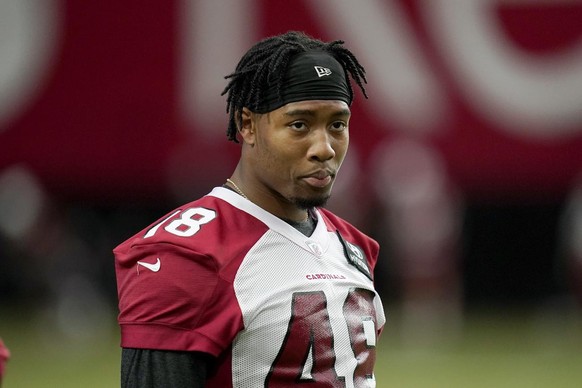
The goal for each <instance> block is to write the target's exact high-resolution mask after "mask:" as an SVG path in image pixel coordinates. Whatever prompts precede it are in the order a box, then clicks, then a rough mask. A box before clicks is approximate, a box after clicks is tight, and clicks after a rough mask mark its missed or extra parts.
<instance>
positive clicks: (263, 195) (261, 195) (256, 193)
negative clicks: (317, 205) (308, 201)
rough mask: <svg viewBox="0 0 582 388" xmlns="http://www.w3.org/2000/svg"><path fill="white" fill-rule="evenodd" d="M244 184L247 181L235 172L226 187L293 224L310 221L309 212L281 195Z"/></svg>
mask: <svg viewBox="0 0 582 388" xmlns="http://www.w3.org/2000/svg"><path fill="white" fill-rule="evenodd" d="M244 182H247V181H244V180H243V179H242V178H241V177H240V176H239V175H238V174H236V171H235V174H233V175H232V176H231V177H230V178H228V179H227V180H226V183H225V185H226V186H227V187H229V188H230V189H232V190H233V191H234V192H235V193H237V194H239V195H240V196H241V197H243V198H245V199H248V200H249V201H251V202H253V203H254V204H255V205H257V206H259V207H261V208H263V209H264V210H266V211H268V212H269V213H271V214H273V215H274V216H276V217H279V218H281V219H284V220H289V221H293V222H303V221H306V220H307V219H308V217H309V212H308V211H307V210H305V209H300V208H298V207H297V206H296V205H294V204H293V203H291V202H289V201H287V200H285V199H284V198H282V197H281V198H279V197H280V196H279V195H274V194H273V193H271V192H267V191H264V190H260V189H253V188H255V187H258V186H256V185H249V184H245V183H244Z"/></svg>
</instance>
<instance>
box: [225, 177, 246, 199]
mask: <svg viewBox="0 0 582 388" xmlns="http://www.w3.org/2000/svg"><path fill="white" fill-rule="evenodd" d="M226 183H228V184H230V185H231V186H232V188H233V189H234V191H236V192H237V193H238V194H240V196H241V197H243V198H244V199H248V198H247V196H246V195H245V193H243V192H242V190H241V189H239V188H238V186H237V185H236V183H234V182H233V181H232V180H230V179H228V178H227V179H226Z"/></svg>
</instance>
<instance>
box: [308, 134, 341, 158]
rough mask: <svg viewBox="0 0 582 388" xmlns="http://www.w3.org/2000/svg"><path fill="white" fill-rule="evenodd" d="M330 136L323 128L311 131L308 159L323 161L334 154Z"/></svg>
mask: <svg viewBox="0 0 582 388" xmlns="http://www.w3.org/2000/svg"><path fill="white" fill-rule="evenodd" d="M332 141H333V139H332V137H331V136H330V134H329V133H327V131H326V130H325V129H322V130H317V131H313V135H312V139H311V145H310V147H309V159H310V160H315V161H318V162H325V161H326V160H329V159H332V158H333V157H334V156H335V149H334V147H333V144H332Z"/></svg>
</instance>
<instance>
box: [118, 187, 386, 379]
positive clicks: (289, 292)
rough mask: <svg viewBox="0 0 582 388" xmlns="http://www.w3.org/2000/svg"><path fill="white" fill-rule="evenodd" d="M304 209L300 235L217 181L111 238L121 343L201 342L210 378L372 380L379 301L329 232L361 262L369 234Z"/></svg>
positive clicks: (370, 253)
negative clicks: (310, 227) (123, 237)
mask: <svg viewBox="0 0 582 388" xmlns="http://www.w3.org/2000/svg"><path fill="white" fill-rule="evenodd" d="M315 214H316V216H317V217H318V223H317V226H316V228H315V230H314V232H313V234H312V235H311V236H310V237H307V236H305V235H303V234H302V233H300V232H299V231H297V230H296V229H294V228H293V227H292V226H291V225H289V224H287V223H285V222H284V221H282V220H280V219H279V218H277V217H275V216H273V215H272V214H270V213H268V212H266V211H265V210H263V209H261V208H260V207H258V206H256V205H254V204H253V203H252V202H250V201H248V200H246V199H244V198H242V197H241V196H239V195H238V194H236V193H233V192H232V191H230V190H228V189H225V188H222V187H217V188H215V189H214V190H213V191H212V192H211V193H209V194H208V195H206V196H204V197H202V198H201V199H199V200H197V201H194V202H191V203H189V204H186V205H184V206H183V207H181V208H179V209H177V210H175V211H173V212H171V213H169V214H168V215H167V216H165V217H162V218H161V219H160V220H158V221H157V222H156V223H154V224H152V225H151V226H150V227H148V228H146V229H145V230H143V231H142V232H140V233H138V234H136V235H135V236H133V237H132V238H130V239H128V240H127V241H126V242H124V243H122V244H121V245H119V246H118V247H117V248H116V249H115V250H114V253H115V258H116V274H117V284H118V294H119V308H120V314H119V323H120V326H121V333H122V338H121V344H122V346H123V347H128V348H143V349H159V350H177V351H200V352H205V353H208V354H211V355H213V356H215V357H217V362H218V368H217V370H216V372H215V373H214V374H213V375H212V376H210V378H209V381H208V384H207V385H208V386H211V387H213V386H216V387H256V386H272V387H278V386H288V385H293V384H295V383H297V382H301V381H313V382H318V383H321V384H322V385H321V386H345V387H354V386H356V387H365V386H374V379H373V372H372V368H373V363H374V359H375V345H376V340H377V336H378V334H379V332H380V331H381V329H382V327H383V326H384V323H385V318H384V311H383V308H382V304H381V301H380V298H379V296H378V294H377V293H376V292H375V290H374V286H373V281H372V280H371V279H370V278H368V277H367V276H366V274H365V273H363V272H362V271H361V270H359V269H358V267H357V266H355V265H352V264H351V263H350V261H349V260H348V259H347V255H346V252H345V249H344V247H343V246H342V244H341V242H340V240H339V238H338V237H337V234H336V233H337V232H339V233H340V234H341V235H342V237H343V238H344V239H345V240H346V241H348V242H349V243H350V244H353V245H354V246H357V247H359V248H360V251H361V253H362V255H363V256H364V257H365V259H366V262H367V265H368V266H369V268H370V270H373V268H374V266H375V264H376V260H377V256H378V244H377V243H376V242H375V241H374V240H372V239H371V238H369V237H367V236H365V235H364V234H363V233H361V232H360V231H358V230H357V229H356V228H354V227H353V226H352V225H350V224H349V223H347V222H346V221H344V220H342V219H340V218H339V217H337V216H335V215H333V214H332V213H330V212H329V211H327V210H325V209H316V210H315ZM326 384H327V385H326ZM338 384H339V385H338Z"/></svg>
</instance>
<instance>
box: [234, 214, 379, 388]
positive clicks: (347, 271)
mask: <svg viewBox="0 0 582 388" xmlns="http://www.w3.org/2000/svg"><path fill="white" fill-rule="evenodd" d="M320 224H323V222H322V221H321V222H320ZM326 233H327V234H329V235H328V236H325V237H326V238H325V240H328V241H329V240H331V241H333V243H332V244H331V245H328V248H329V249H327V250H326V251H323V252H318V253H320V257H317V256H316V255H315V253H311V252H309V251H308V250H306V249H304V248H303V247H302V246H299V245H297V244H293V243H290V241H289V239H288V238H287V237H285V236H283V235H281V234H279V233H276V232H273V231H269V232H268V233H267V234H266V235H265V236H264V237H263V238H262V239H261V240H260V241H259V242H258V243H257V244H256V245H255V247H254V248H253V249H252V250H251V251H249V253H248V255H247V257H246V258H245V260H244V261H243V263H242V265H241V267H240V268H239V271H238V274H237V278H236V281H235V284H234V286H235V293H236V295H237V299H238V301H239V305H240V307H241V311H242V313H243V320H244V324H245V330H244V331H243V332H241V333H240V334H239V336H238V337H237V339H236V340H235V342H234V346H233V353H232V354H233V385H234V386H235V387H258V386H263V385H264V381H265V376H267V374H268V373H269V371H270V369H271V366H272V365H273V362H274V360H275V358H276V357H277V354H278V352H279V351H280V349H281V347H282V345H283V343H284V340H285V335H286V333H287V330H288V328H289V324H290V321H291V318H292V311H293V306H292V302H293V294H294V293H306V292H322V293H323V294H324V295H325V300H326V303H327V312H328V314H329V322H330V324H331V329H332V332H333V346H334V349H333V350H334V353H335V356H336V357H337V359H336V361H335V371H336V372H337V375H338V376H339V377H345V382H346V387H353V377H352V375H353V373H354V369H355V367H356V365H357V361H356V359H355V357H354V354H353V350H352V345H351V343H350V338H349V330H348V326H347V320H346V316H345V312H344V304H345V302H346V299H347V298H348V292H349V291H350V290H352V289H355V288H361V289H366V290H370V291H371V292H374V290H373V287H372V283H371V281H370V280H369V279H368V278H367V277H366V276H365V275H364V274H363V273H361V272H360V271H358V270H357V269H356V268H355V267H353V266H352V265H350V264H349V263H348V262H347V259H346V257H345V256H344V254H343V248H342V246H341V244H340V243H339V241H338V240H337V237H335V235H334V234H332V233H329V232H326ZM308 241H309V242H311V243H312V244H313V243H316V244H317V243H318V241H317V240H314V239H313V237H312V238H309V239H308V238H305V239H304V242H305V244H307V242H308ZM374 295H375V297H374V305H375V307H376V316H375V317H373V318H374V321H375V322H376V325H375V328H379V327H382V326H383V324H384V314H383V310H382V308H381V303H380V302H379V297H378V295H377V294H376V293H375V292H374ZM378 307H379V309H378ZM373 335H374V338H373V339H370V343H373V344H375V335H376V330H373ZM316 340H317V339H316ZM308 358H309V357H308ZM307 367H309V365H307ZM304 375H306V376H308V375H309V373H308V371H306V372H305V373H304ZM369 386H373V383H372V382H370V385H369Z"/></svg>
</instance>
